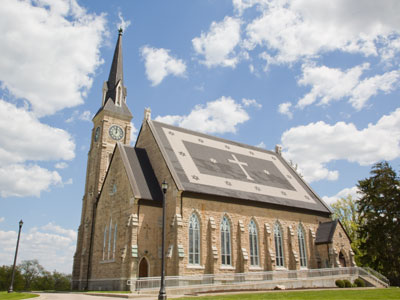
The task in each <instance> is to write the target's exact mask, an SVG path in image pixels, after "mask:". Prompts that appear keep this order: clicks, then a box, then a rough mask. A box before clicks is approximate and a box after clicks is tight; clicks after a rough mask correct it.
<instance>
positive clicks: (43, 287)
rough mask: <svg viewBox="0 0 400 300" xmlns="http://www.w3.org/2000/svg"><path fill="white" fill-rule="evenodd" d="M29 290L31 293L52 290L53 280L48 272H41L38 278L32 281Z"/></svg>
mask: <svg viewBox="0 0 400 300" xmlns="http://www.w3.org/2000/svg"><path fill="white" fill-rule="evenodd" d="M31 289H32V290H33V291H49V290H54V278H53V276H52V275H51V273H50V272H49V271H45V270H44V271H42V273H41V274H40V276H37V277H36V278H34V280H33V281H32V285H31Z"/></svg>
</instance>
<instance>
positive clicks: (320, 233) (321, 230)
mask: <svg viewBox="0 0 400 300" xmlns="http://www.w3.org/2000/svg"><path fill="white" fill-rule="evenodd" d="M337 224H338V220H334V221H330V222H325V223H320V224H319V226H318V229H317V236H316V238H315V244H316V245H318V244H330V243H332V241H333V234H334V233H335V230H336V226H337Z"/></svg>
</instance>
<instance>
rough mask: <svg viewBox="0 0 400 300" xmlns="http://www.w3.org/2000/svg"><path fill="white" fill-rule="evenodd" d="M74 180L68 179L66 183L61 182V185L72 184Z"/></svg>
mask: <svg viewBox="0 0 400 300" xmlns="http://www.w3.org/2000/svg"><path fill="white" fill-rule="evenodd" d="M73 183H74V180H73V179H72V178H68V180H67V181H65V182H63V185H67V184H73Z"/></svg>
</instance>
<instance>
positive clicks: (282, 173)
mask: <svg viewBox="0 0 400 300" xmlns="http://www.w3.org/2000/svg"><path fill="white" fill-rule="evenodd" d="M148 124H149V127H150V128H151V130H152V132H153V134H154V137H155V139H156V142H157V143H158V145H159V147H160V150H161V152H162V153H163V156H164V159H165V161H166V163H167V165H168V167H169V169H170V171H171V174H172V176H173V177H174V179H175V181H176V182H177V186H178V187H179V189H181V190H183V191H191V192H197V193H205V194H211V195H218V196H224V197H230V198H236V199H245V200H252V201H257V202H264V203H271V204H278V205H283V206H289V207H297V208H302V209H304V208H305V209H310V210H315V211H320V212H326V213H330V211H329V209H328V208H327V206H326V205H325V204H324V202H323V201H322V200H321V199H320V198H319V197H318V196H317V195H316V194H315V193H314V192H313V191H312V190H311V188H310V187H309V186H308V185H307V184H306V183H305V182H304V181H303V180H302V179H301V178H300V177H299V175H298V174H297V173H296V172H295V171H294V170H293V169H292V168H291V167H290V166H289V165H288V164H287V162H286V161H285V160H284V159H283V158H282V157H281V156H280V155H277V154H276V153H275V152H272V151H267V150H263V149H259V148H256V147H252V146H248V145H244V144H240V143H236V142H233V141H228V140H224V139H221V138H217V137H213V136H209V135H205V134H202V133H198V132H194V131H190V130H187V129H183V128H179V127H175V126H171V125H167V124H163V123H159V122H155V121H148Z"/></svg>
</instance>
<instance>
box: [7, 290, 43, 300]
mask: <svg viewBox="0 0 400 300" xmlns="http://www.w3.org/2000/svg"><path fill="white" fill-rule="evenodd" d="M35 297H39V295H34V294H27V293H18V292H14V293H7V292H0V300H9V299H10V300H11V299H12V300H19V299H29V298H35Z"/></svg>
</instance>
